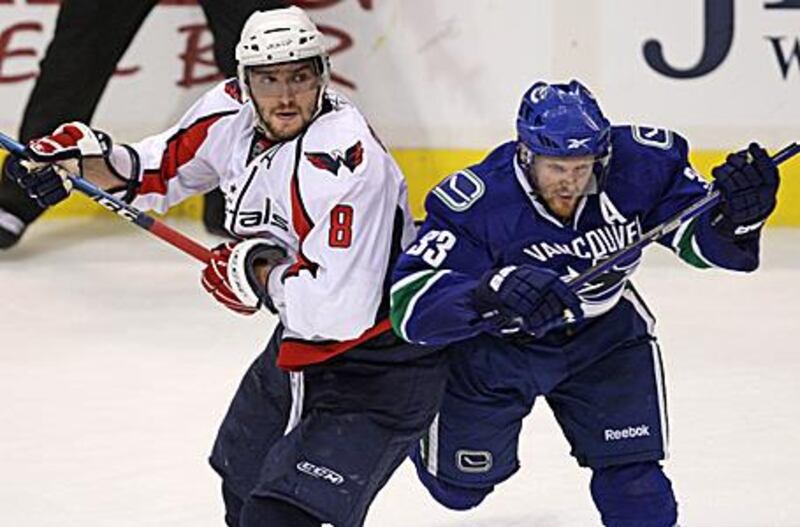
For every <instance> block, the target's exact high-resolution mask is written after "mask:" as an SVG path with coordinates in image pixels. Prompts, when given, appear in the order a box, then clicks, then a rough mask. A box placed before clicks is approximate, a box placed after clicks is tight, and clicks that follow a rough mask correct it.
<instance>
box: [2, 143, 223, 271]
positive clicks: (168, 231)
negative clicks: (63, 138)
mask: <svg viewBox="0 0 800 527" xmlns="http://www.w3.org/2000/svg"><path fill="white" fill-rule="evenodd" d="M0 145H1V146H2V147H3V148H4V149H6V150H8V151H9V152H10V153H11V154H13V155H15V156H17V157H25V146H23V145H22V144H21V143H19V142H17V141H15V140H13V139H11V138H10V137H8V136H7V135H5V134H3V133H0ZM69 179H70V181H72V185H73V187H74V188H75V189H76V190H78V191H79V192H81V193H82V194H86V195H87V196H89V197H90V198H91V199H92V200H93V201H95V202H96V203H98V204H99V205H101V206H102V207H105V208H106V209H108V210H110V211H111V212H113V213H114V214H116V215H117V216H120V217H121V218H123V219H125V220H126V221H129V222H131V223H133V224H134V225H136V226H138V227H140V228H142V229H144V230H146V231H147V232H149V233H151V234H152V235H154V236H156V237H157V238H160V239H161V240H163V241H165V242H167V243H168V244H170V245H172V246H173V247H176V248H178V249H179V250H181V251H183V252H184V253H186V254H188V255H190V256H192V257H193V258H195V259H197V260H199V261H201V262H203V263H207V262H208V261H209V260H210V258H211V251H209V250H208V249H207V248H206V247H204V246H203V245H201V244H200V243H198V242H196V241H195V240H193V239H191V238H189V237H188V236H186V235H185V234H183V233H181V232H179V231H176V230H175V229H173V228H172V227H170V226H169V225H167V224H165V223H164V222H162V221H159V220H157V219H155V218H153V217H152V216H148V215H147V214H145V213H144V212H142V211H141V210H139V209H137V208H135V207H132V206H130V205H128V204H127V203H125V202H124V201H122V200H121V199H119V198H116V197H115V196H112V195H111V194H109V193H108V192H106V191H105V190H103V189H101V188H100V187H98V186H97V185H95V184H94V183H92V182H91V181H88V180H86V179H83V178H81V177H75V176H69Z"/></svg>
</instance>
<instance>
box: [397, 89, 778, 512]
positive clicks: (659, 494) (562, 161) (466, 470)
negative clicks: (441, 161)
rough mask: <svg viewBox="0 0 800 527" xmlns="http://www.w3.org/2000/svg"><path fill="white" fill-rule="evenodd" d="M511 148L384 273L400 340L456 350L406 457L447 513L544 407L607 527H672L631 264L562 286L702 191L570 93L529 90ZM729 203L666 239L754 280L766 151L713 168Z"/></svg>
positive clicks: (682, 146) (673, 160) (767, 204)
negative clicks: (420, 435) (584, 471)
mask: <svg viewBox="0 0 800 527" xmlns="http://www.w3.org/2000/svg"><path fill="white" fill-rule="evenodd" d="M517 132H518V137H517V140H516V141H511V142H508V143H505V144H503V145H501V146H499V147H498V148H497V149H495V150H494V151H493V152H491V153H490V154H489V155H488V157H487V158H486V159H485V160H483V161H482V162H481V163H479V164H477V165H475V166H472V167H470V168H467V169H464V170H462V171H460V172H457V173H455V174H453V175H452V176H450V177H449V178H447V179H445V180H444V181H443V182H442V183H441V184H439V185H438V186H437V187H436V188H434V189H433V191H432V192H431V193H430V195H429V196H428V198H427V200H426V210H427V219H426V221H425V223H424V225H423V227H422V229H421V230H420V232H419V234H418V237H417V241H416V243H415V244H413V245H412V246H411V247H410V248H408V249H407V250H406V251H405V253H404V254H403V255H402V256H401V259H400V261H399V263H398V266H397V267H396V270H395V273H394V277H393V280H394V285H393V287H392V310H391V317H392V323H393V326H394V328H395V331H396V332H397V333H398V334H399V335H401V336H402V337H403V338H405V339H406V340H408V341H410V342H414V343H426V344H429V345H442V344H450V343H457V344H456V345H455V346H453V347H454V348H456V350H455V351H456V352H455V353H454V354H453V357H452V360H453V362H452V364H451V367H450V374H449V378H448V386H447V391H446V395H445V398H444V402H443V404H442V407H441V411H440V413H439V416H438V418H437V419H436V420H435V421H434V423H433V424H432V425H431V429H430V431H429V433H428V435H427V436H426V439H425V440H424V441H423V442H422V443H421V445H420V447H419V448H418V449H417V450H416V451H415V452H414V453H413V456H412V457H413V460H414V462H415V464H416V467H417V472H418V474H419V477H420V479H421V480H422V482H423V483H424V484H425V486H426V487H427V488H428V490H429V491H430V493H431V494H432V495H433V497H434V498H436V499H437V500H438V501H439V502H441V503H442V504H444V505H445V506H447V507H449V508H452V509H468V508H471V507H474V506H476V505H478V504H479V503H480V502H481V501H482V500H483V499H484V498H485V497H486V495H487V494H489V493H490V492H492V490H493V489H494V487H495V485H497V484H498V483H500V482H502V481H504V480H506V479H507V478H509V477H510V476H511V475H512V474H513V473H514V472H515V471H516V470H517V469H518V468H519V462H518V459H517V442H518V438H519V433H520V428H521V422H522V419H523V418H524V417H525V416H526V415H527V414H528V413H529V412H530V410H531V408H532V407H533V404H534V401H535V400H536V399H537V398H538V397H540V396H541V397H544V398H545V399H546V400H547V403H548V404H549V406H550V407H551V408H552V409H553V412H554V414H555V417H556V419H557V421H558V423H559V425H560V427H561V429H562V431H563V433H564V435H565V436H566V438H567V440H568V441H569V443H570V446H571V450H572V455H573V456H575V457H576V458H577V461H578V463H579V464H580V465H582V466H587V467H589V468H590V469H591V470H592V479H591V494H592V498H593V500H594V503H595V505H596V506H597V509H598V510H599V512H600V515H601V517H602V521H603V523H604V525H606V526H608V527H671V526H674V525H676V522H677V515H678V513H677V504H676V500H675V497H674V494H673V491H672V485H671V483H670V480H669V479H668V478H667V476H666V475H665V474H664V472H663V470H662V467H661V464H660V461H661V460H663V459H664V458H665V456H666V454H667V432H668V430H667V412H666V405H665V400H664V377H663V374H662V370H661V359H660V350H659V346H658V342H657V340H656V337H655V335H654V333H653V323H654V319H653V316H652V314H651V313H650V312H649V311H648V309H647V307H646V306H645V304H644V302H643V301H642V299H641V297H640V296H639V294H638V293H637V292H636V290H635V289H634V287H633V285H632V284H631V283H630V281H629V278H630V276H631V274H632V273H633V272H634V271H635V269H636V267H637V266H638V264H639V260H640V256H641V255H640V254H635V255H634V256H632V257H630V258H627V259H626V261H624V262H622V263H619V264H617V265H615V266H614V267H613V268H612V270H611V271H609V272H607V273H605V274H604V275H602V276H601V277H600V278H598V279H596V280H593V281H590V282H589V283H586V284H585V285H584V286H582V287H581V288H580V290H579V291H578V292H577V294H576V293H573V292H572V291H571V290H570V288H569V287H568V286H567V282H569V280H570V279H571V278H574V277H575V276H577V275H578V274H579V273H581V272H582V271H585V270H586V269H588V268H589V267H590V266H592V265H593V264H595V263H597V262H598V261H601V260H603V259H604V258H606V257H608V256H609V255H610V254H612V253H614V252H616V251H618V250H619V249H620V248H622V247H624V246H625V245H627V244H630V243H631V242H633V241H634V240H636V239H637V238H638V237H639V236H640V235H641V234H642V233H643V232H647V230H649V229H651V228H652V227H654V226H656V225H658V224H660V223H662V222H664V221H665V220H667V219H668V218H670V217H672V216H674V215H675V213H676V212H678V211H680V210H681V209H683V208H685V207H687V206H688V205H690V204H692V203H693V202H695V201H696V200H698V199H699V198H701V197H703V196H704V195H706V194H707V193H708V191H709V188H710V187H709V184H708V183H706V182H705V181H704V180H703V179H702V178H700V177H699V176H698V175H697V173H696V172H695V171H694V170H693V169H692V167H691V166H690V164H689V161H688V146H687V143H686V141H685V140H684V139H683V138H682V137H681V136H679V135H678V134H675V133H673V132H671V131H669V130H663V129H657V128H646V127H638V126H611V125H610V123H609V122H608V120H607V119H606V118H605V117H604V116H603V114H602V112H601V110H600V107H599V105H598V104H597V102H596V101H595V99H594V97H593V96H592V94H591V93H590V92H589V91H588V90H587V89H586V88H585V87H584V86H583V85H581V84H580V83H579V82H577V81H572V82H570V83H569V84H547V83H544V82H538V83H536V84H534V85H533V86H532V87H531V88H530V89H529V90H528V91H527V92H526V93H525V95H524V98H523V100H522V104H521V106H520V109H519V114H518V117H517ZM713 176H714V179H715V181H714V187H715V188H717V189H718V190H719V191H720V192H721V195H722V198H723V199H722V202H721V205H720V206H718V207H717V208H716V209H713V210H711V211H709V212H707V213H704V214H702V215H700V216H698V217H697V218H695V219H694V220H692V221H690V222H687V223H686V224H685V225H683V226H682V227H681V228H679V229H678V230H676V231H674V232H673V233H672V234H670V235H667V236H665V237H663V238H662V239H660V240H659V243H661V244H662V245H664V246H666V247H669V248H671V249H672V250H673V251H674V252H675V254H677V255H678V257H680V258H681V259H682V260H684V261H685V262H687V263H688V264H690V265H692V266H695V267H699V268H711V267H721V268H726V269H732V270H736V271H753V270H754V269H756V268H757V267H758V264H759V237H760V232H761V228H762V226H763V225H764V222H765V221H766V219H767V217H768V216H769V215H770V213H771V212H772V211H773V209H774V208H775V204H776V193H777V189H778V181H779V178H778V171H777V169H776V166H775V164H774V163H773V162H772V160H771V159H770V158H769V157H768V155H767V153H766V152H765V151H764V149H763V148H761V147H760V146H758V145H757V144H751V145H750V147H749V148H748V149H747V150H744V151H741V152H737V153H734V154H731V155H730V156H728V158H727V160H726V162H725V163H724V164H722V165H721V166H719V167H717V168H716V169H714V171H713Z"/></svg>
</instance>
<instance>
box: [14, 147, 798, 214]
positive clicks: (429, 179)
mask: <svg viewBox="0 0 800 527" xmlns="http://www.w3.org/2000/svg"><path fill="white" fill-rule="evenodd" d="M392 153H393V155H394V157H395V159H397V162H398V164H399V165H400V168H402V169H403V172H404V173H405V174H406V177H407V178H408V185H409V199H410V201H411V208H412V211H413V212H414V216H415V217H416V218H422V216H423V214H424V212H423V207H422V204H423V201H424V199H425V195H426V194H427V192H428V191H429V190H430V189H431V187H433V186H434V185H435V184H436V183H437V182H439V181H441V179H442V178H444V177H445V176H447V175H448V174H450V173H452V172H454V171H456V170H458V169H460V168H463V167H465V166H469V165H471V164H473V163H476V162H477V161H480V159H481V158H482V157H483V156H484V155H485V154H486V153H487V151H486V150H427V149H396V150H393V151H392ZM725 154H726V152H724V151H712V150H706V151H696V152H693V153H692V156H691V159H692V164H693V165H694V166H695V168H696V169H697V170H698V171H699V172H700V173H701V174H706V175H707V174H710V173H711V168H712V167H714V166H716V165H717V164H719V163H721V162H722V161H723V160H724V158H725ZM3 155H4V152H0V160H2V156H3ZM781 173H782V174H783V176H784V177H783V180H782V182H781V189H780V193H779V195H778V208H777V210H776V211H775V213H774V214H773V215H772V217H771V218H770V221H769V224H770V225H780V226H800V206H799V205H800V156H799V157H795V158H794V159H792V160H791V161H789V162H788V163H785V164H784V165H782V166H781ZM76 194H77V193H76ZM201 211H202V200H201V198H199V197H194V198H190V199H188V200H186V201H185V202H183V203H181V204H180V205H178V206H176V207H174V208H173V209H172V210H171V211H170V212H169V214H168V216H170V217H184V218H187V217H188V218H200V216H201ZM97 214H106V212H105V210H103V209H102V208H101V207H99V206H98V205H95V204H93V203H91V202H90V201H89V200H88V199H87V198H85V197H83V196H81V195H76V196H74V197H72V198H70V199H69V200H67V201H66V202H64V203H62V204H60V205H58V206H57V207H55V208H54V209H53V210H51V211H48V213H47V215H46V217H48V218H58V217H67V216H88V215H97Z"/></svg>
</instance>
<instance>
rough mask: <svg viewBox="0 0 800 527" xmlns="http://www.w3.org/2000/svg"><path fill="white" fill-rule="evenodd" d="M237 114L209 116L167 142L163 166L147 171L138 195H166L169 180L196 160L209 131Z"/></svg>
mask: <svg viewBox="0 0 800 527" xmlns="http://www.w3.org/2000/svg"><path fill="white" fill-rule="evenodd" d="M234 113H236V112H235V111H231V112H222V113H217V114H212V115H207V116H205V117H203V118H201V119H199V120H197V121H195V122H194V123H192V124H191V125H190V126H189V127H188V128H184V129H182V130H178V132H177V133H176V134H175V135H173V136H172V137H170V138H169V139H168V140H167V147H166V148H165V149H164V154H163V155H162V156H161V166H160V167H159V168H158V169H155V170H145V171H144V174H143V175H142V181H141V182H140V183H139V190H138V191H137V194H152V193H156V194H166V193H167V187H168V185H169V180H170V179H173V178H174V177H175V176H176V175H177V174H178V169H179V168H180V167H181V166H182V165H185V164H186V163H188V162H189V161H191V160H192V159H194V156H195V155H196V154H197V151H198V150H199V149H200V147H201V146H202V145H203V143H204V142H205V140H206V137H208V129H209V128H210V127H211V125H213V124H214V123H216V122H217V121H219V120H220V119H221V118H223V117H225V116H226V115H232V114H234Z"/></svg>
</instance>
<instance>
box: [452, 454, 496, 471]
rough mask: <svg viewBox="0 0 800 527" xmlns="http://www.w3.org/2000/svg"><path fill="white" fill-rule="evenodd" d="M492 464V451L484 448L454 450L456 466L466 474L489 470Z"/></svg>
mask: <svg viewBox="0 0 800 527" xmlns="http://www.w3.org/2000/svg"><path fill="white" fill-rule="evenodd" d="M493 464H494V462H493V458H492V453H491V452H488V451H486V450H459V451H458V452H456V466H458V470H460V471H461V472H466V473H468V474H477V473H482V472H489V470H491V468H492V465H493Z"/></svg>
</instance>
